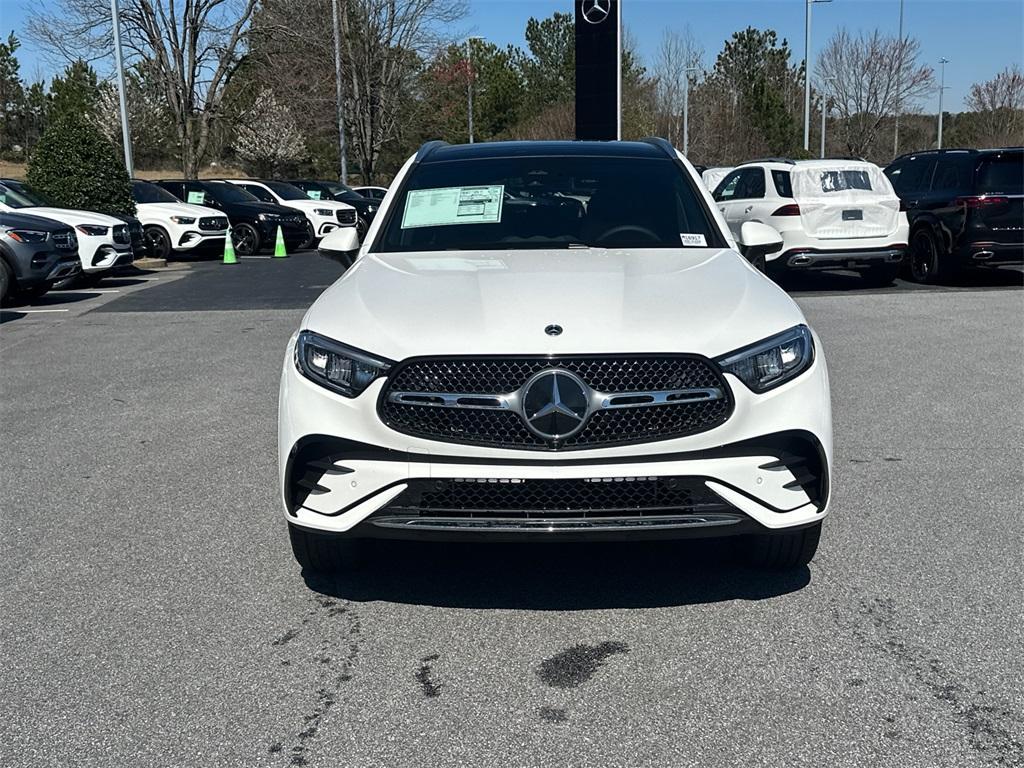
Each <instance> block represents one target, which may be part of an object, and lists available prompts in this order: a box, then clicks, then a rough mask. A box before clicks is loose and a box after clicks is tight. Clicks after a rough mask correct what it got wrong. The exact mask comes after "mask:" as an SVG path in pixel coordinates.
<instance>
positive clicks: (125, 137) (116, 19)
mask: <svg viewBox="0 0 1024 768" xmlns="http://www.w3.org/2000/svg"><path fill="white" fill-rule="evenodd" d="M110 20H111V23H112V24H113V33H114V66H116V67H117V96H118V100H119V101H120V102H121V140H122V141H123V142H124V167H125V168H126V169H127V170H128V177H129V178H131V177H132V176H134V175H135V170H134V168H133V165H134V163H133V162H132V134H131V129H130V128H129V126H128V99H127V96H126V94H125V88H124V60H123V59H122V57H121V14H120V12H119V11H118V9H117V0H110Z"/></svg>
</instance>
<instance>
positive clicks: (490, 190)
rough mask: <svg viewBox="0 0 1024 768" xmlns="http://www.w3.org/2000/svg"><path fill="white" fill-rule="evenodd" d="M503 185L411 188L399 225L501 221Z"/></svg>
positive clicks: (429, 225)
mask: <svg viewBox="0 0 1024 768" xmlns="http://www.w3.org/2000/svg"><path fill="white" fill-rule="evenodd" d="M504 193H505V186H504V185H503V184H495V185H493V186H486V187H444V188H441V189H414V190H411V191H410V192H409V193H408V194H407V195H406V198H405V211H404V213H403V214H402V229H415V228H416V227H446V226H449V225H452V224H495V223H497V222H500V221H501V204H502V201H503V199H504V196H505V195H504Z"/></svg>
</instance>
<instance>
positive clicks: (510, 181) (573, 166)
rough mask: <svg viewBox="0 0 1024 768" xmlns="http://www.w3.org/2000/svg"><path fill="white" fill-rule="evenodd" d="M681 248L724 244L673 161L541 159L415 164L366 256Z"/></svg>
mask: <svg viewBox="0 0 1024 768" xmlns="http://www.w3.org/2000/svg"><path fill="white" fill-rule="evenodd" d="M684 244H685V245H688V246H701V245H707V246H713V247H721V246H722V245H723V244H724V241H723V239H722V236H721V233H720V232H719V231H718V228H717V227H716V226H715V225H714V224H713V223H712V221H711V219H710V216H709V214H708V211H707V209H706V208H705V207H704V206H703V205H702V204H701V201H700V198H699V197H698V195H697V192H696V190H695V188H694V187H693V183H692V181H691V180H690V178H689V176H688V175H686V174H684V172H683V171H682V170H681V169H680V167H679V166H678V165H677V164H676V163H675V162H673V161H672V160H670V159H668V158H665V159H664V160H661V159H654V158H651V159H639V160H638V159H635V158H621V157H602V158H600V159H599V160H597V161H595V158H593V157H584V156H541V157H506V158H493V159H480V160H474V161H473V162H464V161H441V162H434V163H430V162H426V163H421V164H420V165H418V166H416V167H415V168H414V169H413V170H412V171H411V172H410V175H409V176H408V178H407V179H406V181H405V183H404V184H403V188H402V190H401V191H400V192H399V194H398V197H397V198H396V199H395V200H394V204H393V205H392V206H391V209H390V211H389V213H388V219H387V221H386V222H385V224H384V227H383V230H382V234H381V237H380V238H378V240H377V241H376V242H375V243H374V250H375V251H384V252H395V251H434V250H510V249H513V250H514V249H524V248H531V249H536V248H569V247H573V246H576V247H579V246H593V247H623V248H629V247H632V248H679V247H682V246H683V245H684Z"/></svg>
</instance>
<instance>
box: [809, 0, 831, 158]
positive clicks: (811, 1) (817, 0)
mask: <svg viewBox="0 0 1024 768" xmlns="http://www.w3.org/2000/svg"><path fill="white" fill-rule="evenodd" d="M831 2H832V0H806V8H805V10H804V149H805V150H808V149H810V148H811V6H812V5H814V4H815V3H831Z"/></svg>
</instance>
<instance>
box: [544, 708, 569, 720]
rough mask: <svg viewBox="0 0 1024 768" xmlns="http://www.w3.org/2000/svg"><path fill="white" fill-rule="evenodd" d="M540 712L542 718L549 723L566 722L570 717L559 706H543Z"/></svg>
mask: <svg viewBox="0 0 1024 768" xmlns="http://www.w3.org/2000/svg"><path fill="white" fill-rule="evenodd" d="M538 714H539V715H540V719H541V720H544V721H545V722H548V723H564V722H566V721H567V720H568V719H569V716H568V715H566V714H565V710H564V709H559V708H558V707H541V708H540V710H539V712H538Z"/></svg>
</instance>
